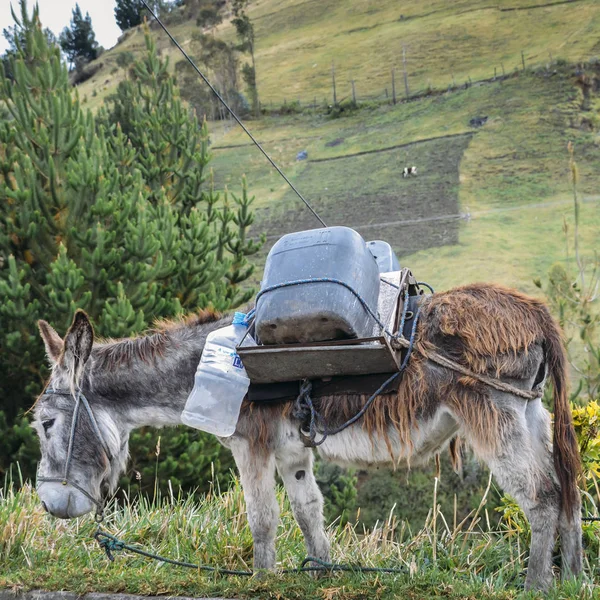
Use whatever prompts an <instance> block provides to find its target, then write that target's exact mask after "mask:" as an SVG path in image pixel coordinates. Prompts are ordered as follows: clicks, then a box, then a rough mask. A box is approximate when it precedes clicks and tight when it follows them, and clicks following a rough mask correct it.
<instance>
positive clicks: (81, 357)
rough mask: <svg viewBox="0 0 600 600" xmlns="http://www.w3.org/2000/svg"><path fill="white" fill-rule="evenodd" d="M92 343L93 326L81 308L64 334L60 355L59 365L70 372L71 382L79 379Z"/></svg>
mask: <svg viewBox="0 0 600 600" xmlns="http://www.w3.org/2000/svg"><path fill="white" fill-rule="evenodd" d="M93 344H94V328H93V327H92V324H91V323H90V319H89V317H88V316H87V315H86V314H85V313H84V312H83V311H82V310H78V311H77V312H76V313H75V316H74V317H73V323H72V324H71V327H69V331H67V335H66V336H65V346H64V350H63V353H62V357H61V366H63V367H65V368H66V369H67V370H68V371H69V373H71V377H72V381H73V382H78V381H79V379H80V377H81V374H82V373H83V367H84V366H85V363H86V362H87V359H88V358H89V357H90V354H91V353H92V346H93Z"/></svg>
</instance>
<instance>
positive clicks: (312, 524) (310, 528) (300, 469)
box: [275, 432, 329, 562]
mask: <svg viewBox="0 0 600 600" xmlns="http://www.w3.org/2000/svg"><path fill="white" fill-rule="evenodd" d="M294 433H295V432H294ZM286 442H287V443H285V444H283V445H282V446H281V447H280V448H278V450H277V452H276V455H275V456H276V461H277V470H278V471H279V474H280V475H281V478H282V479H283V484H284V485H285V490H286V492H287V494H288V497H289V499H290V504H291V505H292V510H293V511H294V517H295V518H296V521H297V523H298V526H299V527H300V529H301V531H302V534H303V535H304V541H305V543H306V551H307V553H308V555H309V556H312V557H314V558H318V559H320V560H323V561H325V562H329V539H328V538H327V535H326V534H325V528H324V525H323V495H322V494H321V490H320V489H319V486H318V485H317V482H316V480H315V476H314V473H313V453H312V450H310V449H309V448H306V447H304V445H303V444H302V442H301V441H300V438H299V437H298V435H297V433H296V435H295V436H294V434H293V433H292V432H290V435H289V436H286Z"/></svg>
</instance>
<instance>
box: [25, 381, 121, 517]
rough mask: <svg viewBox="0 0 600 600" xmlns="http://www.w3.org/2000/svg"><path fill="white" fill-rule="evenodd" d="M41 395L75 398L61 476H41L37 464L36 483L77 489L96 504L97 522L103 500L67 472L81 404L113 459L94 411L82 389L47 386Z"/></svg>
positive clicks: (105, 450) (104, 447) (104, 450)
mask: <svg viewBox="0 0 600 600" xmlns="http://www.w3.org/2000/svg"><path fill="white" fill-rule="evenodd" d="M42 396H66V397H68V398H73V399H74V400H75V408H74V410H73V418H72V419H71V430H70V434H69V445H68V447H67V458H66V460H65V468H64V471H63V476H62V477H42V476H40V474H39V466H38V474H37V485H39V484H40V483H46V482H53V483H62V485H70V486H71V487H73V488H75V489H76V490H77V491H79V492H81V493H82V494H83V495H84V496H86V497H87V498H88V499H89V500H90V501H91V502H92V503H93V504H94V505H95V506H96V520H97V521H98V522H99V521H101V520H102V518H103V510H104V502H103V501H102V500H98V499H97V498H94V496H92V495H91V494H90V493H89V492H88V491H87V490H86V489H85V488H84V487H83V486H81V485H79V484H78V483H77V482H76V481H74V480H73V479H69V474H70V470H71V461H72V458H73V448H74V445H75V432H76V430H77V422H78V421H79V412H80V408H81V405H82V404H83V406H84V408H85V410H86V412H87V414H88V417H89V419H90V423H91V424H92V429H93V431H94V433H95V434H96V437H97V438H98V441H99V442H100V446H101V448H102V451H103V452H104V455H105V457H106V459H107V461H108V463H109V464H110V463H111V462H112V459H113V455H112V453H111V451H110V448H109V447H108V444H107V443H106V440H105V439H104V438H103V437H102V433H101V432H100V428H99V427H98V421H97V420H96V417H95V416H94V411H93V410H92V407H91V406H90V403H89V401H88V399H87V398H86V397H85V396H84V394H83V393H82V391H81V390H80V389H78V390H77V391H76V393H75V394H73V393H72V392H71V391H69V390H60V389H54V388H47V389H46V390H45V391H44V392H43V394H42Z"/></svg>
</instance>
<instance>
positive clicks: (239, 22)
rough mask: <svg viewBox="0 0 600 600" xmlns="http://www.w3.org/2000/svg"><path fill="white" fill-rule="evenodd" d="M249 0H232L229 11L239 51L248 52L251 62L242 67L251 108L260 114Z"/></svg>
mask: <svg viewBox="0 0 600 600" xmlns="http://www.w3.org/2000/svg"><path fill="white" fill-rule="evenodd" d="M248 1H249V0H232V4H231V12H232V14H233V19H232V20H231V23H232V24H233V26H234V27H235V32H236V35H237V38H238V40H239V41H240V44H239V46H238V50H240V52H248V53H249V54H250V58H251V61H252V64H245V65H244V66H243V67H242V77H243V78H244V81H245V82H246V85H247V86H248V89H249V90H250V94H251V97H252V110H253V112H254V115H255V116H257V117H258V116H259V115H260V101H259V99H258V86H257V84H256V60H255V58H254V42H255V37H254V25H253V24H252V21H250V17H249V16H248V13H246V8H247V6H248Z"/></svg>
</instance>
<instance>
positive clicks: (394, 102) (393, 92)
mask: <svg viewBox="0 0 600 600" xmlns="http://www.w3.org/2000/svg"><path fill="white" fill-rule="evenodd" d="M392 104H396V77H395V74H394V69H392Z"/></svg>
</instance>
